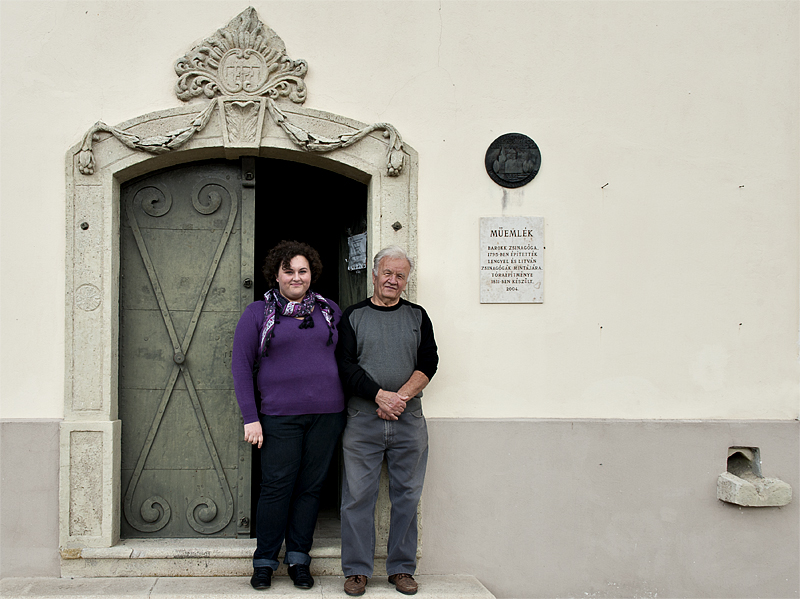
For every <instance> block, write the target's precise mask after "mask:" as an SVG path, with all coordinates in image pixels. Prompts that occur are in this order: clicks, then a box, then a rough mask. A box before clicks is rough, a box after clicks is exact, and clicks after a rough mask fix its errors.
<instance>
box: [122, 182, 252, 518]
mask: <svg viewBox="0 0 800 599" xmlns="http://www.w3.org/2000/svg"><path fill="white" fill-rule="evenodd" d="M221 193H226V194H227V195H228V196H229V199H230V201H229V202H226V203H229V204H230V212H229V215H228V219H227V223H226V225H225V228H224V230H223V231H222V235H221V237H220V241H219V244H218V246H217V249H216V252H215V253H214V257H213V259H212V261H211V264H210V265H209V268H208V272H207V274H206V277H205V280H204V281H203V285H202V288H201V291H200V295H199V296H198V298H197V301H196V302H195V308H194V311H193V313H192V317H191V320H190V321H189V324H188V327H187V329H186V333H185V334H184V336H183V341H180V340H179V338H178V334H177V332H176V330H175V324H174V322H173V319H172V315H171V314H170V311H169V307H168V306H167V301H166V298H165V296H164V291H163V290H162V288H161V284H160V283H159V280H158V276H157V274H156V270H155V266H154V265H153V261H152V259H151V258H150V253H149V251H148V249H147V245H146V244H145V241H144V238H143V236H142V232H141V230H140V228H139V223H138V221H137V219H136V208H137V207H139V208H141V210H142V211H143V212H144V213H146V214H147V215H149V216H151V217H156V218H157V217H161V216H164V215H165V214H167V213H168V212H169V210H170V209H171V207H172V197H171V196H170V194H169V192H168V190H167V189H165V188H163V187H161V186H159V185H153V184H147V185H144V186H142V188H141V189H139V190H136V191H135V192H134V193H131V194H130V197H129V198H128V201H127V202H126V203H125V210H126V214H127V217H128V221H129V224H130V227H131V231H132V233H133V237H134V239H135V241H136V246H137V248H138V250H139V254H140V255H141V258H142V262H143V263H144V266H145V269H146V271H147V276H148V278H149V279H150V284H151V285H152V289H153V293H154V294H155V297H156V301H157V303H158V307H159V310H160V311H161V316H162V318H163V321H164V326H165V327H166V330H167V334H168V336H169V340H170V342H171V344H172V350H173V362H174V364H173V366H172V371H171V373H170V375H169V378H168V380H167V383H166V386H165V388H164V392H163V394H162V396H161V400H160V402H159V405H158V408H157V410H156V413H155V416H154V418H153V422H152V424H151V425H150V428H149V430H148V432H147V437H146V439H145V442H144V447H143V448H142V451H141V453H140V454H139V457H138V459H137V461H136V466H135V468H134V471H133V475H132V476H131V479H130V482H129V483H128V488H127V490H126V492H125V497H124V500H123V509H124V512H125V518H126V519H127V521H128V523H129V524H130V525H131V526H132V527H133V528H135V529H136V530H139V531H141V532H156V531H158V530H161V529H162V528H164V526H166V525H167V523H168V522H169V520H170V517H171V513H172V510H171V508H170V505H169V503H168V502H167V500H166V499H164V498H163V497H161V496H159V495H153V496H151V497H148V498H147V499H145V500H144V502H143V503H142V505H141V507H140V508H139V510H138V512H139V513H138V514H137V511H136V510H135V509H134V507H133V496H134V493H135V492H136V487H137V486H138V484H139V480H140V478H141V476H142V472H143V470H144V466H145V463H146V462H147V457H148V455H149V454H150V450H151V449H152V447H153V442H154V441H155V438H156V434H157V433H158V430H159V426H160V424H161V421H162V419H163V417H164V412H165V411H166V409H167V406H168V404H169V402H170V399H171V398H172V395H173V391H174V390H175V384H176V383H177V380H178V375H179V374H180V375H182V376H183V379H184V382H185V383H186V389H187V391H188V395H189V398H190V400H191V404H192V408H193V411H194V414H195V417H196V419H197V423H198V425H199V427H200V430H201V433H202V437H203V440H204V441H205V445H206V447H207V449H208V453H209V457H210V458H211V462H212V464H213V467H214V471H215V473H216V476H217V482H218V483H219V488H220V489H221V491H222V495H223V498H224V502H225V505H224V509H223V511H222V513H221V514H220V515H219V518H217V516H218V512H219V509H218V507H217V504H216V502H215V501H214V500H213V499H212V498H211V497H207V496H199V497H196V498H194V499H192V500H190V501H189V504H188V506H187V509H186V519H187V521H188V523H189V525H190V526H191V527H192V528H193V529H194V530H195V531H197V532H198V533H200V534H213V533H215V532H219V531H220V530H222V529H223V528H225V527H226V526H227V525H228V524H229V523H230V521H231V519H232V517H233V510H234V500H233V494H232V493H231V488H230V485H229V484H228V481H227V479H226V477H225V471H224V469H223V466H222V462H221V460H220V457H219V454H218V451H217V449H216V447H215V445H214V440H213V438H212V436H211V431H210V430H209V426H208V421H207V420H206V416H205V413H204V412H203V408H202V405H201V404H200V399H199V397H198V395H197V389H196V388H195V385H194V382H193V381H192V377H191V374H190V372H189V365H188V364H187V363H186V354H187V353H188V352H189V348H190V345H191V342H192V337H193V336H194V333H195V330H196V328H197V323H198V321H199V319H200V313H201V312H202V310H203V306H204V304H205V301H206V298H207V297H208V292H209V289H210V288H211V284H212V282H213V280H214V275H215V274H216V272H217V268H218V266H219V263H220V260H221V259H222V254H223V252H224V250H225V247H226V246H227V244H228V240H229V239H230V236H231V231H232V230H233V226H234V223H235V221H236V215H237V213H238V201H237V194H236V192H235V191H233V190H232V189H231V188H230V187H229V184H228V183H227V182H226V181H224V180H222V179H206V180H205V181H203V182H202V185H199V186H198V187H197V188H195V189H194V190H193V192H192V206H193V207H194V209H195V210H196V211H197V212H198V213H199V214H203V215H206V216H210V215H212V214H214V213H215V212H216V211H217V210H218V209H219V207H220V205H221V204H222V203H223V202H222V197H221ZM203 199H205V200H206V201H201V200H203ZM201 506H202V507H201ZM159 507H160V508H161V509H158V508H159ZM198 508H200V509H198ZM214 520H216V521H214Z"/></svg>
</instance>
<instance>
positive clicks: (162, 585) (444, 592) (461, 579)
mask: <svg viewBox="0 0 800 599" xmlns="http://www.w3.org/2000/svg"><path fill="white" fill-rule="evenodd" d="M414 578H415V580H416V581H417V582H418V583H419V592H418V593H417V594H416V595H415V596H414V597H415V598H417V599H494V595H492V594H491V593H490V592H489V591H488V590H487V589H486V587H484V586H483V585H482V584H481V583H480V582H479V581H478V579H477V578H475V577H474V576H460V575H459V576H415V577H414ZM343 585H344V578H343V577H341V576H318V577H316V584H315V585H314V588H312V589H310V590H305V591H304V590H301V589H298V588H295V586H294V585H293V584H292V581H291V580H290V579H289V578H288V577H287V576H275V577H273V579H272V587H271V588H269V589H267V590H265V591H256V590H254V589H253V588H252V587H251V586H250V578H249V577H158V578H5V579H3V580H0V595H2V597H3V599H56V598H58V599H63V598H64V597H69V598H70V599H78V598H85V599H94V598H96V597H103V598H104V599H135V598H138V597H146V598H147V599H183V598H188V597H191V599H217V598H221V599H239V598H243V597H248V598H250V599H252V598H253V597H262V598H263V599H270V597H280V599H311V598H314V599H319V598H324V599H332V598H334V597H335V598H336V599H346V598H347V595H345V594H344V591H343V590H342V587H343ZM363 597H364V599H372V598H373V597H375V598H380V597H383V598H385V599H400V598H401V597H404V595H401V594H400V593H398V592H397V591H396V590H395V588H394V586H392V585H390V584H389V583H388V582H387V580H386V577H384V576H380V577H378V576H375V577H373V578H372V579H371V580H370V582H369V584H368V585H367V591H366V593H365V594H364V595H363Z"/></svg>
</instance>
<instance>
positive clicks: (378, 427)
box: [337, 246, 439, 596]
mask: <svg viewBox="0 0 800 599" xmlns="http://www.w3.org/2000/svg"><path fill="white" fill-rule="evenodd" d="M413 269H414V263H413V261H412V260H411V258H409V257H408V255H407V254H406V252H405V251H403V250H402V249H401V248H399V247H397V246H391V247H388V248H386V249H383V250H381V251H380V252H378V254H377V255H376V256H375V260H374V263H373V269H372V283H373V286H374V288H375V290H374V294H373V295H372V297H371V298H369V299H366V300H364V301H362V302H360V303H358V304H356V305H354V306H351V307H350V308H348V309H347V310H345V312H344V315H343V316H342V320H341V322H340V324H339V345H338V347H337V356H338V359H339V371H340V375H341V378H342V384H343V386H344V389H345V395H346V397H347V426H346V428H345V431H344V436H343V438H342V446H343V451H344V481H343V487H342V570H343V571H344V575H345V576H346V577H347V578H346V580H345V583H344V591H345V593H346V594H348V595H351V596H358V595H363V594H364V591H365V589H366V586H367V582H368V581H369V579H370V578H371V577H372V572H373V562H374V556H375V516H374V514H375V502H376V500H377V497H378V485H379V482H380V473H381V463H382V462H383V460H384V458H386V463H387V467H388V470H389V499H390V500H391V502H392V510H391V519H390V524H389V542H388V547H387V550H388V553H387V558H386V572H387V574H388V575H389V583H390V584H393V585H394V586H395V588H396V589H397V590H398V591H400V592H401V593H403V594H406V595H413V594H414V593H416V592H417V582H416V581H415V580H414V578H413V574H414V571H415V570H416V566H417V506H418V504H419V498H420V495H421V494H422V483H423V480H424V478H425V467H426V465H427V462H428V429H427V426H426V424H425V417H424V416H423V415H422V390H423V389H424V388H425V386H426V385H427V384H428V382H430V380H431V378H432V377H433V375H434V374H435V373H436V368H437V366H438V363H439V357H438V354H437V350H436V342H435V341H434V338H433V326H432V324H431V321H430V318H428V315H427V313H426V312H425V310H424V309H423V308H422V306H418V305H416V304H412V303H411V302H409V301H406V300H405V299H403V298H401V297H400V296H401V294H402V293H403V290H404V289H405V288H406V285H407V284H408V278H409V276H410V275H411V272H412V270H413Z"/></svg>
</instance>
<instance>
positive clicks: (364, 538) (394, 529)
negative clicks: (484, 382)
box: [342, 408, 428, 577]
mask: <svg viewBox="0 0 800 599" xmlns="http://www.w3.org/2000/svg"><path fill="white" fill-rule="evenodd" d="M342 449H343V452H344V481H343V484H342V570H343V572H344V575H345V576H352V575H354V574H361V575H363V576H368V577H371V576H372V571H373V566H374V560H375V503H376V501H377V500H378V486H379V484H380V476H381V464H382V462H383V458H384V456H385V457H386V465H387V467H388V471H389V499H390V500H391V502H392V511H391V517H390V521H389V542H388V546H387V558H386V573H387V574H388V575H390V576H391V575H392V574H400V573H405V574H414V571H415V570H416V567H417V506H418V505H419V498H420V495H421V494H422V483H423V481H424V480H425V468H426V466H427V464H428V427H427V425H426V423H425V417H424V416H423V415H422V410H421V409H420V410H416V411H414V412H403V413H402V414H401V415H400V418H399V420H382V419H381V418H379V417H378V415H377V414H375V413H372V414H369V413H367V412H360V411H357V410H354V409H352V408H348V409H347V426H346V427H345V429H344V435H343V437H342Z"/></svg>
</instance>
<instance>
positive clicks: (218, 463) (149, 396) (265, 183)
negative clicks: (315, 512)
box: [119, 158, 367, 538]
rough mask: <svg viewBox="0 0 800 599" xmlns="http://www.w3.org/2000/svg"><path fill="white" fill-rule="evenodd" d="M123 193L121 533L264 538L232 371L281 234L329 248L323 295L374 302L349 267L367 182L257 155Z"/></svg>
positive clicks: (161, 177)
mask: <svg viewBox="0 0 800 599" xmlns="http://www.w3.org/2000/svg"><path fill="white" fill-rule="evenodd" d="M120 198H121V206H120V215H121V217H120V315H119V316H120V333H119V337H120V338H119V347H120V351H119V410H120V419H121V420H122V472H121V483H122V489H121V491H122V497H123V501H122V510H121V512H122V514H121V527H120V530H121V535H122V537H123V538H143V537H144V538H146V537H196V536H217V537H250V536H251V526H250V524H251V522H252V521H253V517H254V514H253V512H252V506H253V501H252V499H251V497H252V489H253V488H254V486H257V483H258V480H257V479H256V481H255V483H254V482H253V461H252V458H253V449H252V447H251V446H250V445H249V444H247V443H245V442H244V441H243V438H242V437H243V434H242V430H243V429H242V419H241V415H240V413H239V409H238V405H237V403H236V397H235V393H234V390H233V379H232V376H231V348H232V345H233V333H234V330H235V327H236V323H237V321H238V319H239V316H240V315H241V313H242V311H243V310H244V308H245V307H246V306H247V304H249V303H250V302H252V301H254V299H255V298H258V297H261V296H262V295H263V293H264V291H265V290H266V282H265V281H264V278H263V276H262V275H261V272H260V271H261V266H262V263H263V258H264V255H265V254H266V252H267V251H268V249H269V248H270V247H272V245H274V244H275V243H277V242H278V241H280V240H281V239H297V240H299V241H305V242H308V243H310V244H311V245H313V246H314V247H315V248H316V249H317V250H318V251H319V252H320V254H321V256H322V258H323V264H324V269H323V273H322V277H321V279H320V281H319V282H318V283H317V284H316V285H315V289H316V290H317V291H318V292H320V293H322V294H323V295H325V296H326V297H330V298H332V299H334V300H335V301H337V302H338V303H339V304H340V305H341V306H342V308H344V307H346V306H347V305H349V304H352V303H355V302H356V301H359V300H360V299H362V298H363V297H365V296H366V280H367V278H366V277H367V271H366V270H359V271H351V270H348V268H347V257H348V253H347V238H348V237H349V236H350V235H352V234H357V233H362V232H363V231H365V230H366V202H367V191H366V185H364V184H362V183H358V182H356V181H353V180H350V179H347V178H345V177H343V176H341V175H336V174H334V173H330V172H328V171H324V170H321V169H315V168H312V167H308V166H306V165H302V164H297V163H292V162H287V161H279V160H267V159H255V158H243V159H241V160H237V161H212V162H204V163H195V164H190V165H186V166H180V167H175V168H172V169H169V170H165V171H160V172H157V173H153V174H150V175H148V176H146V177H143V178H140V179H137V180H134V181H131V182H128V183H126V184H124V185H123V186H122V189H121V193H120ZM256 476H257V474H256Z"/></svg>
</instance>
